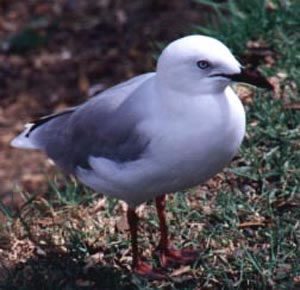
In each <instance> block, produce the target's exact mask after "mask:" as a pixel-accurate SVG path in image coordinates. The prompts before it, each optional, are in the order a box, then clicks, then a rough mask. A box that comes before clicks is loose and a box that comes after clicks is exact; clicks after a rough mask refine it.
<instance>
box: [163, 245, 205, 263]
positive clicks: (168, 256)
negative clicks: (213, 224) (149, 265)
mask: <svg viewBox="0 0 300 290" xmlns="http://www.w3.org/2000/svg"><path fill="white" fill-rule="evenodd" d="M198 257H199V252H198V251H197V250H193V249H181V250H178V249H174V248H172V247H169V248H166V249H163V250H162V249H159V260H160V263H161V265H162V266H163V267H169V266H171V265H174V264H176V265H178V264H179V265H187V264H191V263H193V262H194V261H195V260H197V258H198Z"/></svg>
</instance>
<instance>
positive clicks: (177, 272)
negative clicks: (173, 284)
mask: <svg viewBox="0 0 300 290" xmlns="http://www.w3.org/2000/svg"><path fill="white" fill-rule="evenodd" d="M190 270H191V267H190V266H183V267H180V268H179V269H176V270H174V271H173V272H172V273H171V275H170V276H171V277H178V276H181V275H183V274H185V273H188V272H190Z"/></svg>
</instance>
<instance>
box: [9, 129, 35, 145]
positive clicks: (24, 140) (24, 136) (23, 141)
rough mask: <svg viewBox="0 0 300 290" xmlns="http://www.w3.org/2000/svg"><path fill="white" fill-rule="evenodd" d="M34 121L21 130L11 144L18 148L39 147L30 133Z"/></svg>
mask: <svg viewBox="0 0 300 290" xmlns="http://www.w3.org/2000/svg"><path fill="white" fill-rule="evenodd" d="M34 125H35V124H34V123H28V124H26V125H25V126H24V127H25V129H24V130H23V132H21V133H20V134H19V135H18V136H17V137H15V138H14V139H13V140H12V141H11V142H10V145H11V146H12V147H16V148H23V149H39V146H38V145H37V144H36V142H34V139H33V138H30V136H29V133H30V131H31V130H32V127H33V126H34Z"/></svg>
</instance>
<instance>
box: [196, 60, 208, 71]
mask: <svg viewBox="0 0 300 290" xmlns="http://www.w3.org/2000/svg"><path fill="white" fill-rule="evenodd" d="M197 66H198V67H199V68H201V69H206V68H208V67H209V66H210V64H209V62H208V61H206V60H199V61H197Z"/></svg>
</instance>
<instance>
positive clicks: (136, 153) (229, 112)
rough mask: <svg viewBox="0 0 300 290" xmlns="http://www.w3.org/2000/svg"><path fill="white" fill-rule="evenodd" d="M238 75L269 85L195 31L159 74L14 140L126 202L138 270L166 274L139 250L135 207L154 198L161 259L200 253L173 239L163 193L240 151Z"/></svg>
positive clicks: (162, 59) (168, 51) (30, 127)
mask: <svg viewBox="0 0 300 290" xmlns="http://www.w3.org/2000/svg"><path fill="white" fill-rule="evenodd" d="M232 82H245V83H248V84H250V85H258V86H260V87H263V88H270V85H269V83H268V82H267V81H266V80H262V79H261V78H260V77H259V76H257V75H255V74H253V73H251V72H250V71H249V70H247V69H246V68H244V67H243V66H242V65H241V64H240V63H239V61H238V60H237V59H236V58H235V57H234V56H233V54H232V52H231V51H230V49H229V48H228V47H227V46H226V45H224V44H223V43H222V42H221V41H219V40H217V39H215V38H212V37H209V36H205V35H198V34H195V35H188V36H185V37H182V38H179V39H177V40H175V41H173V42H171V43H170V44H168V45H167V46H166V47H165V48H164V49H163V51H162V53H161V55H160V56H159V58H158V61H157V65H156V70H155V71H154V72H148V73H144V74H141V75H138V76H136V77H133V78H131V79H129V80H127V81H125V82H122V83H120V84H118V85H116V86H113V87H111V88H108V89H106V90H104V91H103V92H101V93H99V94H97V95H96V96H94V97H91V98H90V99H88V100H87V101H86V102H84V103H82V104H79V105H78V106H75V107H71V108H68V109H65V110H64V111H62V112H59V113H56V114H52V115H48V116H45V117H42V118H40V119H38V120H36V121H34V122H32V123H29V124H27V125H25V129H24V131H23V132H21V133H20V134H19V135H18V136H17V137H15V138H14V139H13V140H12V142H11V145H12V146H13V147H17V148H25V149H38V150H41V151H43V152H44V153H46V155H48V157H49V158H50V159H52V160H53V161H54V162H55V163H56V164H57V165H58V166H59V167H60V168H61V169H62V171H63V172H65V173H66V174H71V175H73V176H75V177H76V178H78V180H79V181H80V182H82V183H83V184H84V185H86V186H88V187H90V188H91V189H93V190H95V191H96V192H100V193H103V194H104V195H107V196H110V197H114V198H117V199H120V200H123V201H125V202H126V203H127V204H128V210H127V219H128V224H129V229H130V235H131V247H132V270H133V271H134V272H136V273H138V274H140V275H144V276H148V277H160V275H162V274H161V273H162V272H161V271H160V270H159V269H154V268H153V267H152V266H151V264H150V263H149V262H147V261H144V259H143V257H142V256H141V255H140V251H139V248H138V243H137V238H138V216H137V214H136V211H135V209H136V207H137V206H138V205H140V204H142V203H144V202H146V201H149V200H155V204H156V208H157V213H158V220H159V230H160V234H161V236H160V241H159V242H158V246H157V249H158V250H159V255H160V261H161V263H162V265H163V266H165V265H168V264H170V263H179V264H186V263H189V262H191V261H194V260H195V259H196V258H197V255H198V253H197V251H196V250H193V249H176V248H175V247H174V246H173V245H172V244H171V242H170V239H169V235H168V227H167V220H166V216H165V212H164V210H165V206H166V195H167V194H169V193H173V192H176V191H181V190H184V189H187V188H190V187H193V186H196V185H199V184H202V183H203V182H205V181H207V180H208V179H210V178H212V177H213V176H214V175H216V174H217V173H218V172H220V171H221V170H222V169H223V168H224V167H225V166H226V165H228V164H229V163H230V161H231V160H232V158H233V157H234V156H235V155H236V154H237V152H238V150H239V147H240V145H241V143H242V140H243V138H244V135H245V124H246V117H245V110H244V107H243V105H242V103H241V101H240V99H239V97H238V95H237V94H236V93H235V92H234V90H233V89H232V87H231V83H232Z"/></svg>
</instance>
